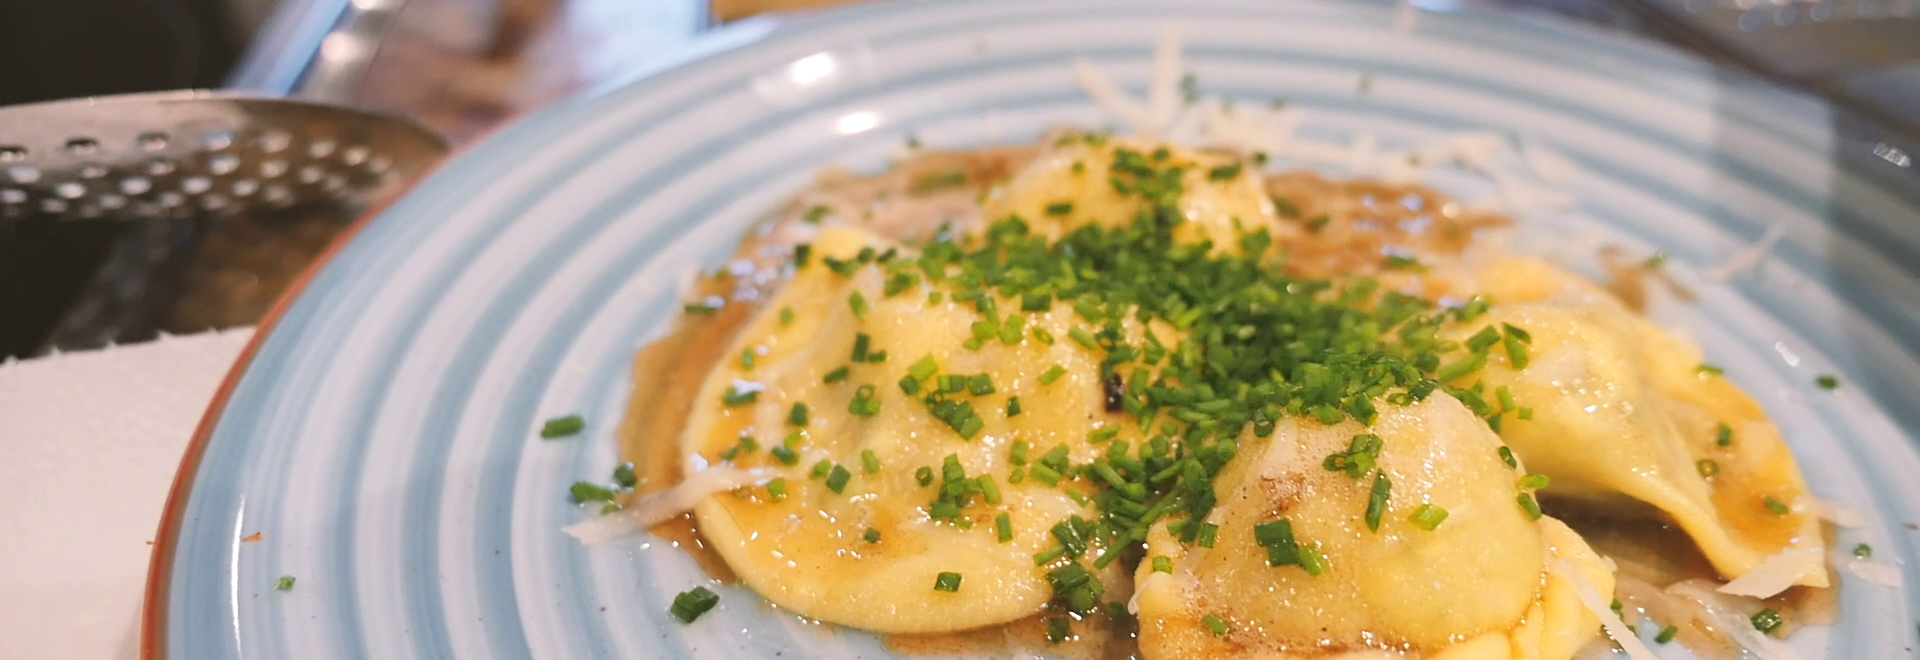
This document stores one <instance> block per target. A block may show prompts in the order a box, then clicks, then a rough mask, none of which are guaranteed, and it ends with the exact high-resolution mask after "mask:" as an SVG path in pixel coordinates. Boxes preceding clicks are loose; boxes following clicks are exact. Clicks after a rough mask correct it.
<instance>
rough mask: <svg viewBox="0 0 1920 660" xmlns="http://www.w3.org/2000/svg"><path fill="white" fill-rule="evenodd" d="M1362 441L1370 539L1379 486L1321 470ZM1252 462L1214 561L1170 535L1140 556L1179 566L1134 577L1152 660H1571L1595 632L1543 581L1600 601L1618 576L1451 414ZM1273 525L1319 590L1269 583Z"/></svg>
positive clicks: (1448, 408) (1279, 578)
mask: <svg viewBox="0 0 1920 660" xmlns="http://www.w3.org/2000/svg"><path fill="white" fill-rule="evenodd" d="M1367 433H1370V434H1373V435H1375V436H1377V437H1378V438H1379V440H1380V445H1379V446H1380V450H1379V451H1378V458H1377V465H1378V471H1379V472H1378V473H1379V474H1381V475H1384V476H1385V477H1386V479H1387V480H1388V484H1389V486H1388V493H1389V497H1388V498H1387V500H1386V507H1385V509H1384V511H1383V512H1382V515H1380V516H1379V518H1378V529H1377V531H1376V530H1373V529H1370V528H1369V524H1368V522H1367V520H1366V512H1367V511H1368V509H1369V497H1370V494H1371V493H1372V492H1374V479H1375V476H1374V474H1372V473H1362V474H1360V476H1359V478H1354V477H1353V476H1350V475H1349V474H1348V473H1346V472H1337V471H1330V470H1329V469H1327V467H1326V466H1325V465H1323V462H1324V461H1325V460H1326V457H1327V456H1328V455H1330V454H1339V453H1342V452H1345V451H1347V450H1348V449H1349V447H1350V446H1351V443H1352V439H1353V438H1354V436H1356V435H1359V434H1367ZM1247 446H1249V447H1250V449H1249V450H1248V451H1245V452H1243V453H1242V454H1241V455H1240V456H1239V457H1237V458H1236V459H1234V461H1233V462H1232V463H1231V464H1229V465H1228V467H1227V468H1226V469H1225V470H1223V471H1222V472H1221V474H1220V475H1219V476H1218V477H1217V478H1216V479H1215V482H1214V483H1215V488H1216V490H1218V491H1219V495H1220V501H1221V506H1220V507H1219V508H1218V509H1216V510H1215V511H1214V514H1213V516H1212V517H1211V518H1210V520H1211V521H1212V522H1213V523H1214V524H1217V525H1219V532H1218V536H1217V541H1216V543H1215V545H1214V546H1213V547H1212V548H1211V549H1208V548H1203V547H1200V546H1195V545H1187V544H1182V543H1180V542H1179V541H1177V540H1176V539H1174V538H1173V536H1172V535H1171V534H1169V533H1166V532H1165V531H1164V530H1160V531H1157V532H1156V533H1155V534H1153V535H1152V536H1150V537H1149V538H1148V548H1147V554H1148V556H1149V557H1155V556H1164V557H1169V558H1171V559H1172V562H1171V571H1170V572H1165V573H1162V572H1159V571H1157V570H1156V569H1155V566H1154V562H1153V561H1151V560H1148V561H1143V562H1142V563H1141V566H1140V569H1139V571H1138V574H1137V576H1136V583H1137V584H1138V585H1139V593H1138V596H1137V598H1138V600H1137V605H1138V610H1139V616H1140V644H1141V651H1142V652H1144V653H1145V654H1146V655H1147V656H1148V657H1156V658H1224V657H1269V658H1321V657H1349V656H1347V655H1346V654H1351V656H1350V657H1371V656H1369V655H1368V654H1369V653H1370V652H1374V653H1378V654H1380V655H1388V654H1389V653H1398V652H1411V653H1412V654H1413V655H1414V656H1416V657H1429V658H1461V659H1464V658H1500V659H1506V658H1521V657H1525V658H1542V659H1564V658H1567V657H1570V656H1571V655H1572V653H1573V651H1574V649H1576V648H1577V647H1578V646H1579V645H1580V644H1582V643H1584V642H1585V641H1586V640H1587V639H1588V638H1589V637H1591V636H1592V635H1593V633H1594V632H1595V630H1596V628H1597V621H1596V619H1595V618H1594V617H1593V615H1592V614H1591V613H1590V612H1589V611H1588V610H1586V609H1584V608H1583V607H1582V606H1581V605H1580V604H1579V603H1578V601H1577V600H1576V599H1575V597H1574V594H1573V591H1572V586H1571V585H1570V584H1568V583H1567V581H1566V580H1565V579H1564V578H1561V577H1559V576H1557V575H1556V574H1554V573H1551V572H1549V570H1548V565H1549V562H1551V561H1553V560H1565V561H1568V562H1571V563H1573V564H1574V565H1575V566H1577V567H1578V570H1579V571H1580V572H1581V573H1582V574H1583V576H1584V577H1585V579H1586V580H1588V581H1589V582H1591V583H1593V584H1596V585H1600V587H1599V588H1600V589H1601V590H1602V592H1610V591H1611V590H1612V576H1611V574H1610V573H1609V572H1608V570H1607V569H1606V567H1605V566H1604V565H1602V563H1601V562H1600V560H1599V558H1598V557H1597V556H1595V555H1594V554H1593V552H1592V551H1591V550H1590V549H1589V548H1588V547H1587V545H1586V543H1585V542H1583V541H1581V540H1580V538H1579V537H1578V536H1576V535H1574V534H1573V532H1572V531H1571V530H1569V529H1567V528H1566V526H1564V525H1562V524H1561V523H1559V522H1558V521H1556V520H1553V519H1551V518H1539V519H1535V518H1534V517H1533V516H1531V515H1529V513H1528V512H1527V511H1526V510H1525V509H1523V507H1522V506H1520V505H1519V504H1518V503H1517V499H1518V498H1519V496H1520V495H1521V493H1522V492H1523V491H1522V488H1521V486H1520V485H1519V484H1518V483H1517V479H1518V478H1519V477H1520V476H1521V474H1520V472H1518V471H1517V470H1515V469H1514V468H1510V467H1508V465H1507V464H1506V463H1505V462H1504V461H1503V460H1502V458H1501V457H1500V455H1499V453H1498V450H1499V447H1500V441H1499V439H1498V438H1496V437H1495V436H1494V435H1493V433H1492V431H1490V430H1489V429H1488V428H1487V426H1486V424H1485V423H1483V422H1482V421H1481V420H1480V419H1479V418H1477V417H1475V416H1474V415H1473V414H1472V413H1471V412H1469V411H1468V410H1467V409H1466V408H1465V407H1463V406H1462V405H1461V404H1460V403H1459V402H1458V401H1455V400H1453V399H1452V398H1451V397H1448V396H1447V395H1445V394H1439V393H1436V394H1435V395H1433V396H1432V397H1430V398H1428V399H1427V400H1425V401H1423V402H1420V403H1416V404H1413V405H1410V406H1406V407H1398V406H1385V407H1384V408H1383V410H1382V414H1381V416H1380V418H1379V419H1378V421H1377V422H1376V423H1375V424H1374V425H1373V426H1372V427H1371V428H1368V427H1363V426H1361V425H1360V424H1359V423H1357V422H1353V421H1347V422H1344V423H1341V424H1336V425H1332V426H1328V425H1323V424H1320V423H1318V422H1314V421H1310V420H1287V421H1284V422H1282V423H1281V425H1280V426H1279V427H1278V429H1277V431H1276V433H1275V434H1274V435H1273V437H1272V438H1271V439H1270V440H1265V441H1251V444H1248V445H1247ZM1422 507H1439V508H1441V509H1444V511H1445V512H1446V513H1445V515H1444V518H1443V519H1441V520H1440V521H1439V523H1438V524H1437V525H1434V526H1432V529H1427V528H1426V527H1424V526H1422V525H1421V524H1420V523H1419V522H1417V521H1416V520H1415V517H1416V515H1415V513H1414V512H1416V511H1420V510H1422ZM1428 511H1431V509H1428ZM1282 519H1284V520H1287V521H1288V522H1289V523H1290V529H1291V532H1292V534H1293V536H1294V538H1295V542H1296V543H1298V544H1299V546H1300V547H1301V548H1302V551H1301V552H1302V553H1303V554H1308V553H1311V554H1315V555H1317V556H1318V557H1319V558H1320V559H1321V561H1322V562H1324V567H1319V568H1322V569H1323V570H1320V571H1319V572H1320V574H1318V575H1315V574H1314V573H1315V572H1316V571H1315V570H1309V569H1308V568H1305V567H1303V566H1300V565H1283V566H1271V565H1269V563H1270V562H1269V557H1270V555H1269V551H1268V549H1267V548H1266V547H1263V546H1262V545H1260V544H1259V543H1258V540H1257V538H1256V533H1255V528H1256V526H1257V525H1260V524H1262V523H1270V522H1272V521H1275V520H1282ZM1428 520H1431V519H1430V518H1429V519H1428ZM1209 619H1211V620H1209ZM1209 623H1213V624H1215V626H1216V627H1215V628H1209V627H1208V624H1209ZM1396 657H1397V656H1396Z"/></svg>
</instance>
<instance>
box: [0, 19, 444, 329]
mask: <svg viewBox="0 0 1920 660" xmlns="http://www.w3.org/2000/svg"><path fill="white" fill-rule="evenodd" d="M401 5H402V2H401V1H400V0H355V1H354V2H351V3H348V2H345V1H344V0H341V1H339V2H313V1H307V2H299V3H289V5H288V6H287V8H286V9H285V16H286V20H281V21H278V23H281V25H278V27H274V26H270V27H269V29H268V30H267V33H268V34H269V36H271V35H277V34H280V33H285V35H282V36H278V37H274V39H277V40H280V41H282V42H287V41H298V42H300V43H281V44H278V45H274V44H267V46H270V47H271V50H261V51H260V52H257V53H256V54H255V56H253V57H250V58H249V62H248V63H247V64H246V65H243V72H242V75H241V76H238V77H236V83H237V84H240V85H241V86H244V87H250V88H254V89H259V90H262V91H260V92H231V91H201V90H186V91H176V92H159V93H150V94H128V95H118V96H105V97H95V98H85V99H75V100H68V101H54V102H47V103H36V104H29V105H19V106H11V107H3V108H0V229H4V225H7V224H10V223H50V222H85V223H114V222H117V221H130V222H128V223H127V224H126V225H125V227H126V229H125V231H124V235H123V237H122V238H121V239H119V240H118V242H117V243H116V244H115V245H114V247H113V249H112V251H111V253H110V254H109V256H108V257H107V259H106V261H105V263H104V264H103V265H102V266H101V268H100V270H99V271H98V272H97V273H95V275H94V277H93V279H92V281H91V283H90V284H89V285H88V286H87V288H86V290H85V291H84V292H83V293H82V295H81V296H80V299H79V301H78V302H77V304H76V305H75V307H74V308H72V309H71V310H69V311H68V313H67V314H66V315H65V317H64V318H63V319H62V320H61V322H60V324H59V326H58V327H56V328H55V329H54V331H53V337H52V339H51V340H50V341H49V346H48V347H49V348H68V349H71V348H86V347H93V346H101V345H104V344H107V343H109V342H112V341H116V340H125V339H127V338H130V337H139V336H143V335H148V334H150V333H151V332H153V331H154V330H157V329H158V328H159V327H161V325H162V318H163V316H164V312H163V311H162V310H164V309H165V308H166V307H167V306H168V305H170V304H171V303H172V302H173V297H174V295H173V294H174V293H176V292H175V291H174V290H172V289H175V288H177V286H176V285H177V284H178V283H179V281H180V279H181V277H182V273H183V272H184V271H185V270H186V269H187V268H188V266H189V262H191V261H193V259H192V257H193V255H194V253H195V251H196V249H197V246H198V245H199V244H201V243H204V242H205V241H206V240H208V238H209V237H210V236H213V237H217V236H220V235H222V234H223V233H225V232H229V231H240V232H241V233H242V234H246V233H249V232H251V233H252V234H255V235H259V234H261V232H263V231H266V232H272V231H277V230H273V229H270V227H271V226H273V224H272V223H274V222H276V221H277V220H276V219H286V218H294V219H297V220H296V221H295V222H296V224H297V223H300V222H304V223H306V224H308V225H311V224H315V223H314V222H313V221H312V220H311V219H313V218H318V219H320V220H321V222H319V223H318V224H324V225H329V226H333V227H337V226H340V224H342V223H343V222H344V219H345V218H349V217H351V215H352V214H353V213H356V212H357V210H358V209H363V208H366V207H367V206H368V205H371V204H377V203H378V202H379V201H381V200H383V199H386V198H389V197H390V196H392V195H395V194H397V193H398V192H399V191H400V189H401V188H402V187H404V186H405V185H406V184H407V183H408V182H409V181H411V180H413V179H414V178H415V177H417V176H419V175H420V174H422V173H423V172H425V171H426V170H427V169H428V168H429V167H430V166H431V165H433V164H434V163H435V162H437V161H439V160H440V159H441V158H442V157H443V156H445V154H446V152H447V150H448V146H447V142H446V140H445V139H444V138H442V137H441V136H439V135H438V134H436V133H434V132H433V131H431V130H429V129H427V128H426V127H424V126H422V125H420V124H418V123H415V122H413V121H411V120H408V119H405V118H400V117H395V116H389V115H384V114H379V113H374V112H368V111H364V110H360V109H356V108H352V107H346V106H343V105H337V104H333V103H328V102H326V101H344V100H346V99H348V98H351V96H352V95H353V93H354V92H355V91H357V87H358V82H359V79H360V75H361V74H362V73H364V71H365V68H366V65H367V64H368V63H369V62H370V61H371V59H372V56H373V53H374V52H376V51H377V50H378V45H379V41H380V38H381V36H382V34H383V33H384V32H385V30H386V27H387V25H388V24H390V22H391V19H392V16H393V15H394V13H395V12H397V11H398V10H399V8H400V7H401ZM315 20H321V21H331V22H332V23H333V25H332V27H331V28H330V29H327V30H324V31H320V32H313V31H311V30H303V29H294V28H298V27H300V26H301V25H306V24H310V23H311V22H312V21H315ZM287 35H291V36H287ZM303 39H304V41H302V40H303ZM263 41H267V40H266V39H263ZM323 46H324V47H323ZM257 47H259V46H258V45H257ZM303 52H305V53H308V54H309V55H310V56H303V55H301V53H303ZM283 60H284V61H283ZM295 60H297V61H295ZM268 74H271V75H268ZM266 78H272V79H273V80H272V81H265V80H264V79H266ZM282 79H284V80H282ZM276 93H290V94H296V95H301V96H304V97H306V98H307V99H309V100H292V99H286V98H279V97H277V94H276ZM332 218H340V219H341V220H339V221H334V220H331V219H332ZM255 225H258V226H259V227H260V228H255ZM331 231H333V230H332V229H328V230H326V232H325V233H326V234H330V233H331ZM325 238H326V236H325V235H323V236H321V237H320V239H321V241H324V240H325ZM288 266H297V264H288ZM256 313H257V312H256ZM251 318H257V317H251Z"/></svg>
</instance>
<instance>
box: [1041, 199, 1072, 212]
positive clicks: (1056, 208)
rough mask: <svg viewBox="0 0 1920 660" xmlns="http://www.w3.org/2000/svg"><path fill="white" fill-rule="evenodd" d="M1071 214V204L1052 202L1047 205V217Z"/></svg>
mask: <svg viewBox="0 0 1920 660" xmlns="http://www.w3.org/2000/svg"><path fill="white" fill-rule="evenodd" d="M1072 212H1073V202H1054V203H1052V204H1048V205H1047V215H1066V214H1068V213H1072Z"/></svg>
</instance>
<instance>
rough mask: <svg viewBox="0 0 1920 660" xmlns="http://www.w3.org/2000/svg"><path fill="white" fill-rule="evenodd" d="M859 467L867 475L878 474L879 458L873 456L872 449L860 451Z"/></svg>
mask: <svg viewBox="0 0 1920 660" xmlns="http://www.w3.org/2000/svg"><path fill="white" fill-rule="evenodd" d="M860 466H861V467H862V468H864V469H865V470H866V471H867V474H879V473H880V457H879V456H878V455H875V454H874V453H873V450H872V449H862V450H860Z"/></svg>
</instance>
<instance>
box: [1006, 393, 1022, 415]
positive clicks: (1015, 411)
mask: <svg viewBox="0 0 1920 660" xmlns="http://www.w3.org/2000/svg"><path fill="white" fill-rule="evenodd" d="M1007 416H1008V417H1019V416H1020V397H1017V396H1010V397H1007Z"/></svg>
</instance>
